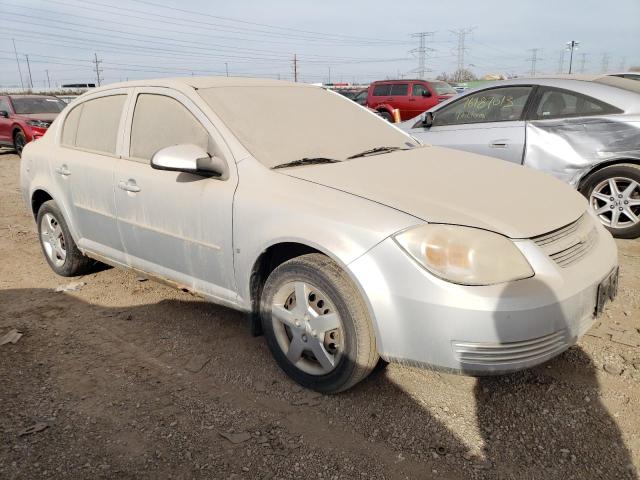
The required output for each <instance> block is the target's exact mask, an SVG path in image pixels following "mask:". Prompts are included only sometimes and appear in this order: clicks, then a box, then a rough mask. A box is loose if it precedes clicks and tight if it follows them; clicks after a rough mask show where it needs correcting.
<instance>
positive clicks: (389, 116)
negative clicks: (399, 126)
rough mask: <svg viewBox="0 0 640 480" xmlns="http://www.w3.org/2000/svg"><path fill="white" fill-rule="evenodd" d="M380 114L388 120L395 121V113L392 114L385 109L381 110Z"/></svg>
mask: <svg viewBox="0 0 640 480" xmlns="http://www.w3.org/2000/svg"><path fill="white" fill-rule="evenodd" d="M378 114H379V115H380V117H381V118H384V119H385V120H386V121H387V122H389V123H393V115H391V114H390V113H389V112H387V111H385V110H379V111H378Z"/></svg>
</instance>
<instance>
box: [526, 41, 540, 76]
mask: <svg viewBox="0 0 640 480" xmlns="http://www.w3.org/2000/svg"><path fill="white" fill-rule="evenodd" d="M529 51H530V52H531V57H530V58H527V60H528V61H530V62H531V70H530V71H529V74H530V75H531V76H532V77H535V76H536V63H538V61H540V60H542V58H540V57H539V56H538V52H540V53H542V49H541V48H531V49H529Z"/></svg>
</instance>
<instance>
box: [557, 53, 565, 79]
mask: <svg viewBox="0 0 640 480" xmlns="http://www.w3.org/2000/svg"><path fill="white" fill-rule="evenodd" d="M565 51H566V50H564V49H563V50H560V59H559V60H558V73H563V72H564V54H565Z"/></svg>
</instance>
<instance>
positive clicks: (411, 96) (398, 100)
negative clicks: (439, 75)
mask: <svg viewBox="0 0 640 480" xmlns="http://www.w3.org/2000/svg"><path fill="white" fill-rule="evenodd" d="M456 93H457V92H456V91H455V90H454V89H453V88H451V85H449V84H448V83H446V82H441V81H439V80H428V81H427V80H384V81H379V82H373V83H372V84H371V85H369V90H368V92H367V106H368V107H369V108H372V109H373V110H377V111H378V112H380V116H382V117H383V118H386V119H387V120H389V121H392V120H393V110H394V109H396V108H397V109H399V110H400V119H401V120H409V119H411V118H413V117H417V116H418V115H420V114H421V113H422V112H424V111H426V110H429V109H430V108H431V107H433V106H434V105H437V104H438V103H440V102H444V101H445V100H448V99H449V98H451V97H453V96H454V95H456Z"/></svg>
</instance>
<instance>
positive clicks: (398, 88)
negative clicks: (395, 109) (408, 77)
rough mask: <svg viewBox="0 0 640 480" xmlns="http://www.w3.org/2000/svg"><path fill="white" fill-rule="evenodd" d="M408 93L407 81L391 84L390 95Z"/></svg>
mask: <svg viewBox="0 0 640 480" xmlns="http://www.w3.org/2000/svg"><path fill="white" fill-rule="evenodd" d="M408 93H409V84H408V83H394V84H393V85H391V95H398V96H404V95H408Z"/></svg>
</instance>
